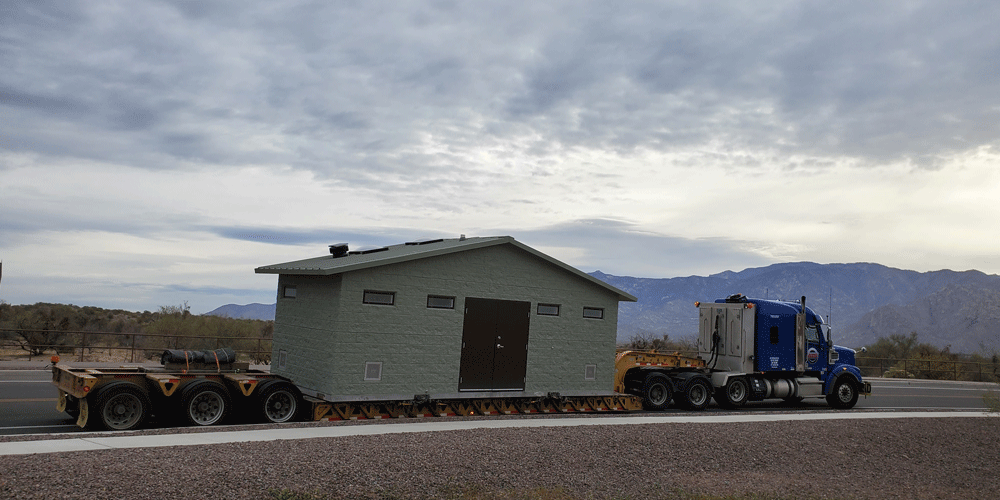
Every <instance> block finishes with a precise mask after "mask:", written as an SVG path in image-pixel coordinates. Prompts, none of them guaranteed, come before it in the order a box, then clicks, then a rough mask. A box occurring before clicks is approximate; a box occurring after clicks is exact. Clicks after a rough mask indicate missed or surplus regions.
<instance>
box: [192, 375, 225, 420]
mask: <svg viewBox="0 0 1000 500" xmlns="http://www.w3.org/2000/svg"><path fill="white" fill-rule="evenodd" d="M230 406H232V400H231V399H230V397H229V391H227V390H226V386H224V385H222V384H221V383H219V382H216V381H214V380H196V381H194V382H191V383H189V384H187V385H186V386H184V388H183V389H182V390H181V411H182V412H183V415H184V421H185V422H187V423H188V424H189V425H212V424H217V423H219V422H222V421H223V420H225V418H226V415H227V414H228V413H229V407H230Z"/></svg>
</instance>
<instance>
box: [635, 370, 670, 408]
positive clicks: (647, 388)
mask: <svg viewBox="0 0 1000 500" xmlns="http://www.w3.org/2000/svg"><path fill="white" fill-rule="evenodd" d="M673 392H674V389H673V386H672V385H671V383H670V379H668V378H667V376H666V375H664V374H662V373H650V374H649V375H647V376H646V380H645V381H644V382H643V384H642V407H643V408H645V409H647V410H662V409H664V408H666V407H667V405H669V404H670V399H671V397H672V396H673Z"/></svg>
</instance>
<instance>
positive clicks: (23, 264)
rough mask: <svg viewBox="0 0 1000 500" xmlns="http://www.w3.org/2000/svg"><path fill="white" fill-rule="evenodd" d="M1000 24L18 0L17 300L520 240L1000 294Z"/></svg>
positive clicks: (581, 7) (484, 5)
mask: <svg viewBox="0 0 1000 500" xmlns="http://www.w3.org/2000/svg"><path fill="white" fill-rule="evenodd" d="M997 19H1000V3H998V2H995V1H984V2H959V3H953V2H940V1H937V2H919V1H907V2H867V1H864V2H853V1H845V2H818V1H817V2H813V1H793V2H780V1H771V0H769V1H767V2H691V1H681V2H669V1H662V0H657V1H651V2H642V1H628V2H617V1H608V0H600V1H594V2H586V1H577V0H573V1H565V2H560V1H548V2H534V1H532V2H519V1H515V0H506V1H503V2H476V1H464V0H463V1H454V2H451V1H438V2H433V1H425V2H381V1H374V0H365V1H352V2H348V1H316V2H310V1H291V0H289V1H281V2H248V1H245V0H241V1H232V2H227V1H215V2H203V1H201V0H190V1H189V0H159V1H153V0H136V1H127V0H114V1H101V0H88V1H86V2H83V1H79V2H78V1H65V0H45V1H42V0H6V1H4V2H3V5H2V6H0V64H2V66H0V68H2V71H0V260H2V261H3V276H2V282H0V299H2V300H4V301H6V302H8V303H12V304H30V303H34V302H59V303H73V304H77V305H96V306H101V307H109V308H122V309H130V310H156V309H157V308H158V307H159V306H163V305H179V304H181V303H183V302H185V301H186V302H187V303H188V304H189V305H190V307H191V310H192V312H195V313H202V312H207V311H209V310H211V309H214V308H215V307H217V306H220V305H223V304H226V303H238V304H246V303H251V302H265V303H271V302H273V301H274V296H275V289H276V279H275V277H274V276H273V275H257V274H254V272H253V269H254V268H255V267H257V266H261V265H267V264H275V263H279V262H286V261H290V260H295V259H300V258H307V257H315V256H319V255H322V254H324V253H326V245H327V244H330V243H338V242H348V243H350V245H351V246H352V248H358V247H365V246H371V245H386V244H395V243H401V242H404V241H408V240H411V239H415V238H437V237H457V236H458V235H459V234H466V235H469V236H493V235H510V236H513V237H515V238H516V239H518V240H519V241H521V242H523V243H525V244H527V245H530V246H532V247H535V248H537V249H539V250H541V251H543V252H546V253H548V254H550V255H552V256H553V257H555V258H558V259H560V260H562V261H564V262H566V263H568V264H570V265H573V266H576V267H578V268H580V269H582V270H584V271H588V272H589V271H594V270H601V271H603V272H606V273H609V274H616V275H628V276H639V277H650V278H668V277H677V276H689V275H707V274H713V273H717V272H721V271H725V270H734V271H739V270H742V269H745V268H748V267H758V266H764V265H768V264H771V263H777V262H792V261H813V262H819V263H845V262H877V263H880V264H885V265H888V266H892V267H898V268H903V269H913V270H917V271H930V270H937V269H954V270H966V269H978V270H981V271H984V272H987V273H990V274H995V273H998V272H1000V255H998V254H1000V238H998V235H1000V230H998V224H997V222H996V219H997V217H998V215H1000V209H998V207H997V203H998V201H1000V168H997V167H998V165H1000V163H998V160H1000V149H998V146H1000V30H998V29H996V20H997Z"/></svg>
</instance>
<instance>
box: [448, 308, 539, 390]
mask: <svg viewBox="0 0 1000 500" xmlns="http://www.w3.org/2000/svg"><path fill="white" fill-rule="evenodd" d="M530 315H531V303H530V302H518V301H513V300H496V299H479V298H475V297H467V298H466V299H465V322H464V324H463V326H462V360H461V367H460V368H459V377H460V378H459V382H458V390H460V391H511V390H513V391H516V390H524V375H525V372H526V371H527V368H528V324H529V320H530Z"/></svg>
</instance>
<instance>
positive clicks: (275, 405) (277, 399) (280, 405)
mask: <svg viewBox="0 0 1000 500" xmlns="http://www.w3.org/2000/svg"><path fill="white" fill-rule="evenodd" d="M295 407H296V404H295V396H293V395H292V394H291V393H289V392H288V391H277V392H275V393H274V394H271V395H269V396H268V397H267V399H266V400H265V401H264V415H265V416H266V417H267V420H268V421H270V422H275V423H281V422H287V421H288V420H291V418H292V416H293V415H295Z"/></svg>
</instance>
